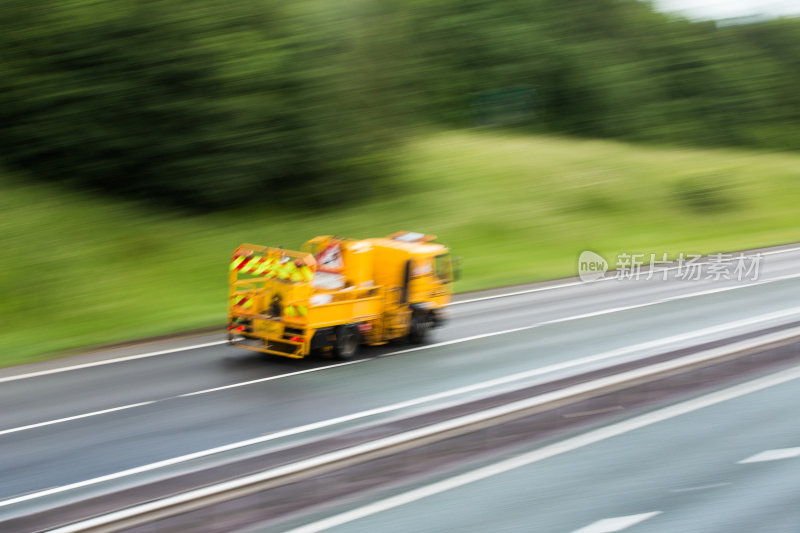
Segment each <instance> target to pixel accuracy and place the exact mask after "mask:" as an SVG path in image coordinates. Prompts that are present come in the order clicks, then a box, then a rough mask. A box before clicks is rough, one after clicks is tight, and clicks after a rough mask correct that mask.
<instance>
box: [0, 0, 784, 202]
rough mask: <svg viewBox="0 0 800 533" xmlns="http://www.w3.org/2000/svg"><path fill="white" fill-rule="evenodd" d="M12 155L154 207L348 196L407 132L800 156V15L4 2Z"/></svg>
mask: <svg viewBox="0 0 800 533" xmlns="http://www.w3.org/2000/svg"><path fill="white" fill-rule="evenodd" d="M0 30H2V31H0V142H1V143H2V146H3V151H2V152H0V160H1V161H2V163H3V164H4V165H5V166H6V167H8V168H14V169H21V170H23V171H24V172H25V173H26V174H27V175H30V176H31V177H32V178H35V179H42V180H49V181H54V182H58V183H62V184H64V185H65V186H67V187H72V186H74V187H81V188H89V189H92V190H97V191H102V192H111V193H115V194H121V195H125V196H129V197H139V198H145V199H147V200H155V201H158V202H159V203H164V204H174V205H180V206H190V207H198V208H204V209H205V208H225V207H228V206H232V205H239V204H243V203H247V204H252V203H260V204H262V205H264V204H270V203H284V204H288V205H298V206H304V207H313V206H325V205H339V204H341V203H342V202H343V201H350V200H357V199H359V198H363V197H365V196H367V195H369V194H371V193H372V192H374V191H375V190H378V189H379V188H381V187H383V186H385V185H386V184H387V183H388V182H389V181H390V180H391V176H392V172H393V168H394V167H395V164H396V162H395V161H393V159H392V157H393V156H392V154H393V153H394V152H393V151H392V148H393V147H394V146H395V145H396V144H397V143H398V142H401V141H402V139H403V137H404V135H405V134H406V133H407V132H408V131H409V130H410V129H411V128H414V127H415V126H418V125H432V126H434V127H473V126H482V127H487V126H488V127H514V128H522V129H524V130H527V131H532V132H551V133H560V134H571V135H580V136H592V137H610V138H621V139H628V140H633V141H645V142H656V143H680V144H686V145H704V146H731V145H732V146H751V147H758V148H769V149H788V150H796V149H800V132H799V131H800V130H798V128H797V125H798V119H800V92H798V91H797V90H796V87H797V86H798V82H800V19H779V20H770V21H759V22H751V23H746V24H730V25H720V24H715V23H713V22H691V21H689V20H686V19H683V18H680V17H676V16H671V15H665V14H663V13H659V12H657V11H655V10H654V9H653V7H652V6H651V5H650V4H649V3H647V2H642V1H638V0H570V1H568V2H564V1H563V0H492V1H489V0H458V1H456V0H381V1H376V0H353V1H351V2H339V1H334V0H296V1H293V2H278V1H275V0H240V1H238V2H235V3H232V4H231V3H228V2H221V1H220V0H193V2H191V3H185V2H177V1H174V0H172V1H170V0H146V1H142V0H118V1H117V2H113V3H112V2H94V1H91V0H28V1H26V2H19V1H17V0H6V1H4V2H3V9H2V10H0Z"/></svg>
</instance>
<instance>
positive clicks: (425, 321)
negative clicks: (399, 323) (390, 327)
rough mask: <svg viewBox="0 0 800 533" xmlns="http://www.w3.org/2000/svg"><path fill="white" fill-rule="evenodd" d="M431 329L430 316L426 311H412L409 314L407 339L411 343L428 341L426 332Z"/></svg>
mask: <svg viewBox="0 0 800 533" xmlns="http://www.w3.org/2000/svg"><path fill="white" fill-rule="evenodd" d="M430 329H431V316H430V314H428V313H414V314H413V315H411V327H410V328H409V331H408V341H409V342H410V343H411V344H424V343H425V342H427V341H428V332H429V331H430Z"/></svg>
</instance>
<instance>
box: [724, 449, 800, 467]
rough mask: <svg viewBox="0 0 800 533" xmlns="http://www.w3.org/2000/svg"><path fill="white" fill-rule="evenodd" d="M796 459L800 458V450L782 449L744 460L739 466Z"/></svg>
mask: <svg viewBox="0 0 800 533" xmlns="http://www.w3.org/2000/svg"><path fill="white" fill-rule="evenodd" d="M795 457H800V448H781V449H779V450H767V451H765V452H761V453H757V454H755V455H753V456H750V457H748V458H747V459H742V460H741V461H739V463H738V464H740V465H741V464H745V463H761V462H763V461H778V460H780V459H793V458H795Z"/></svg>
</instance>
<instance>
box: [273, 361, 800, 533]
mask: <svg viewBox="0 0 800 533" xmlns="http://www.w3.org/2000/svg"><path fill="white" fill-rule="evenodd" d="M796 379H800V366H798V367H794V368H790V369H788V370H783V371H781V372H777V373H775V374H770V375H768V376H764V377H762V378H758V379H755V380H752V381H748V382H745V383H741V384H739V385H735V386H733V387H730V388H728V389H723V390H720V391H717V392H712V393H711V394H707V395H705V396H700V397H699V398H694V399H691V400H688V401H685V402H681V403H678V404H675V405H671V406H669V407H664V408H662V409H658V410H656V411H652V412H650V413H646V414H644V415H639V416H636V417H634V418H630V419H628V420H623V421H622V422H617V423H614V424H611V425H610V426H606V427H602V428H599V429H595V430H592V431H589V432H588V433H584V434H582V435H577V436H575V437H571V438H568V439H566V440H563V441H560V442H556V443H554V444H550V445H547V446H544V447H542V448H539V449H537V450H533V451H531V452H527V453H524V454H522V455H518V456H516V457H512V458H510V459H506V460H504V461H501V462H499V463H494V464H491V465H488V466H485V467H482V468H479V469H477V470H472V471H470V472H466V473H464V474H459V475H457V476H454V477H451V478H447V479H444V480H442V481H437V482H436V483H433V484H431V485H426V486H423V487H419V488H416V489H413V490H410V491H408V492H404V493H402V494H398V495H396V496H392V497H389V498H386V499H383V500H378V501H376V502H373V503H370V504H367V505H364V506H362V507H358V508H356V509H351V510H349V511H345V512H343V513H340V514H337V515H334V516H330V517H328V518H323V519H322V520H318V521H316V522H313V523H310V524H306V525H303V526H300V527H297V528H295V529H292V530H290V531H287V532H285V533H318V532H319V531H325V530H326V529H330V528H333V527H336V526H340V525H342V524H346V523H349V522H353V521H355V520H359V519H361V518H365V517H367V516H371V515H373V514H377V513H380V512H383V511H387V510H389V509H393V508H395V507H400V506H402V505H406V504H408V503H412V502H415V501H417V500H421V499H423V498H427V497H429V496H433V495H435V494H439V493H442V492H446V491H449V490H452V489H456V488H458V487H461V486H463V485H467V484H469V483H474V482H476V481H481V480H483V479H486V478H489V477H492V476H496V475H498V474H502V473H504V472H508V471H511V470H514V469H517V468H521V467H523V466H527V465H529V464H533V463H536V462H539V461H543V460H545V459H548V458H550V457H555V456H557V455H560V454H563V453H567V452H570V451H572V450H577V449H579V448H583V447H585V446H588V445H590V444H594V443H596V442H600V441H603V440H607V439H610V438H612V437H616V436H618V435H622V434H624V433H628V432H630V431H634V430H636V429H639V428H643V427H646V426H650V425H653V424H656V423H658V422H663V421H665V420H669V419H671V418H675V417H678V416H681V415H684V414H687V413H691V412H694V411H698V410H700V409H703V408H705V407H710V406H712V405H716V404H719V403H722V402H726V401H728V400H733V399H736V398H739V397H741V396H745V395H747V394H751V393H754V392H758V391H760V390H764V389H767V388H769V387H774V386H776V385H780V384H782V383H787V382H789V381H793V380H796Z"/></svg>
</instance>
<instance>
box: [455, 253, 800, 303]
mask: <svg viewBox="0 0 800 533" xmlns="http://www.w3.org/2000/svg"><path fill="white" fill-rule="evenodd" d="M797 251H800V247H797V248H788V249H784V250H771V251H767V252H756V253H753V254H750V255H747V254H745V256H744V257H747V258H751V257H756V256H758V255H775V254H784V253H789V252H797ZM737 260H739V257H738V256H737V257H733V258H731V259H726V260H724V261H722V262H725V261H737ZM708 264H711V262H710V261H708V262H703V263H694V266H701V265H708ZM679 268H681V266H671V267H665V268H660V269H653V276H655V275H656V274H662V273H664V272H669V271H672V270H677V269H679ZM647 273H648V275H649V274H650V271H649V270H648V271H647ZM614 280H616V281H619V280H618V279H617V278H616V277H610V278H600V279H596V280H594V281H568V282H565V283H558V284H555V285H548V286H546V287H534V288H531V289H525V290H522V291H515V292H508V293H503V294H493V295H490V296H479V297H477V298H470V299H468V300H459V301H457V302H451V303H450V305H451V306H452V305H461V304H469V303H473V302H483V301H486V300H495V299H497V298H508V297H509V296H521V295H523V294H533V293H537V292H543V291H550V290H554V289H564V288H567V287H575V286H578V285H589V284H592V283H599V282H601V281H614Z"/></svg>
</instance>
